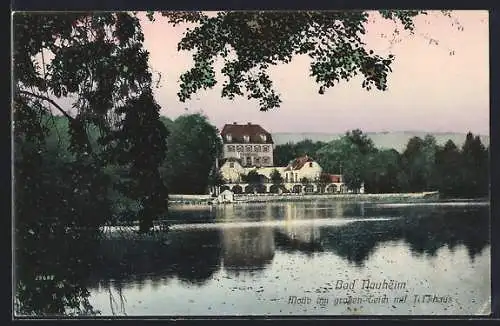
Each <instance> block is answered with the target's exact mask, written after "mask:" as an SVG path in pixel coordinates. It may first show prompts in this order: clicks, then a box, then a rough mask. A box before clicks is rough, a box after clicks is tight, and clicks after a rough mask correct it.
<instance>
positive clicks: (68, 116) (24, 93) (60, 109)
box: [18, 90, 75, 120]
mask: <svg viewBox="0 0 500 326" xmlns="http://www.w3.org/2000/svg"><path fill="white" fill-rule="evenodd" d="M18 92H19V94H23V95H28V96H32V97H36V98H39V99H41V100H44V101H47V102H49V103H50V104H52V105H53V106H54V107H55V108H56V109H57V110H58V111H59V112H61V113H62V114H63V115H64V116H65V117H66V118H68V119H69V120H74V119H75V118H73V117H72V116H70V115H69V114H68V112H66V111H64V110H63V108H61V106H59V104H57V103H56V102H54V100H52V99H50V98H48V97H47V96H44V95H40V94H35V93H32V92H28V91H21V90H20V91H18Z"/></svg>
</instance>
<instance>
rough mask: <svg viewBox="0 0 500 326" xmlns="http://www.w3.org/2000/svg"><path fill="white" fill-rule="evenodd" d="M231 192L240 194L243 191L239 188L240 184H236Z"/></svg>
mask: <svg viewBox="0 0 500 326" xmlns="http://www.w3.org/2000/svg"><path fill="white" fill-rule="evenodd" d="M233 192H234V193H235V194H241V193H242V192H243V188H241V186H240V185H236V186H234V187H233Z"/></svg>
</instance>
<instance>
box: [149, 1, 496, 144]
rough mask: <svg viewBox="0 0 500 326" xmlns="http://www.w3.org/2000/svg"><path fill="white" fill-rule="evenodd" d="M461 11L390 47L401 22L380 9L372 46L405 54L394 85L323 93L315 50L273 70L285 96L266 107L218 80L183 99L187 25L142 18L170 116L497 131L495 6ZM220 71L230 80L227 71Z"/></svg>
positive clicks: (422, 24) (317, 127) (427, 20)
mask: <svg viewBox="0 0 500 326" xmlns="http://www.w3.org/2000/svg"><path fill="white" fill-rule="evenodd" d="M452 16H453V18H452V19H450V18H449V17H445V16H444V15H442V14H441V13H439V12H432V13H431V14H429V15H427V16H421V17H418V18H417V19H416V21H415V27H416V28H415V33H414V35H413V36H412V35H409V34H401V39H400V41H398V42H397V43H395V44H392V45H391V42H390V41H389V38H392V31H393V29H394V23H393V22H392V21H387V20H383V19H380V16H378V14H377V13H373V14H371V16H370V17H371V19H370V21H369V23H368V25H367V28H366V29H367V34H366V38H365V43H366V45H367V46H366V47H367V48H369V49H373V50H374V51H376V52H377V53H378V54H389V53H392V54H394V55H395V57H396V59H395V62H394V63H393V65H392V70H393V71H392V73H391V74H390V75H389V81H388V90H387V91H385V92H382V91H378V90H371V91H366V90H365V89H363V88H362V87H361V79H352V80H351V81H349V82H342V83H341V84H338V85H336V86H334V87H333V88H329V89H327V90H326V92H325V94H323V95H320V94H318V87H319V86H318V85H317V84H316V83H315V81H314V79H313V78H312V77H310V76H309V74H310V72H309V60H308V57H304V56H299V57H296V58H294V60H292V62H291V63H288V64H283V65H279V66H276V67H273V69H272V70H271V77H272V79H273V82H274V84H275V87H276V89H277V91H278V93H279V94H280V95H281V99H282V103H281V106H280V107H279V108H277V109H273V110H271V111H267V112H261V111H259V106H258V102H257V101H254V100H247V99H246V98H245V97H236V98H235V99H234V100H228V99H225V98H222V97H221V88H220V87H219V86H216V87H215V88H213V89H211V90H207V91H200V92H198V93H197V94H194V95H193V96H192V99H191V100H188V101H186V102H185V103H182V102H180V101H179V100H178V97H177V95H176V94H177V92H178V90H179V77H180V75H181V74H182V73H183V72H184V71H186V70H188V69H189V68H190V67H191V66H192V64H193V62H192V59H191V53H189V52H185V51H181V52H179V51H177V44H178V42H179V41H180V40H181V38H182V36H183V34H184V32H185V31H186V27H187V26H186V25H178V26H175V27H174V26H172V25H171V24H169V23H168V22H167V20H166V18H164V17H157V19H156V21H155V22H149V21H148V20H147V19H145V18H144V19H142V20H141V24H142V28H143V32H144V37H145V46H146V48H147V49H148V51H149V52H150V65H151V67H152V69H153V70H155V71H157V72H160V73H161V75H162V78H161V81H160V87H159V88H158V89H156V91H155V92H156V94H155V95H156V100H157V102H158V103H159V104H160V106H161V107H162V110H161V114H162V115H165V116H167V117H170V118H176V117H178V116H179V115H181V114H186V113H196V112H202V113H204V114H205V115H206V116H207V117H208V119H209V120H210V122H211V123H213V124H214V125H215V126H216V127H217V128H219V129H222V127H223V126H224V124H226V123H233V122H238V123H247V122H252V123H258V124H261V125H262V126H263V127H264V128H265V129H266V130H268V131H269V132H274V133H275V132H307V133H309V132H321V133H342V132H345V131H347V130H351V129H356V128H359V129H361V130H363V131H364V132H380V131H406V130H412V131H426V132H460V133H462V132H468V131H472V132H473V133H478V134H483V135H489V26H488V12H487V11H454V12H453V13H452ZM455 21H458V22H459V24H460V25H461V26H462V27H463V30H459V29H458V28H457V26H456V25H455V24H454V22H455ZM387 36H389V38H388V37H387ZM433 40H435V41H436V42H435V41H433ZM450 53H451V54H452V55H450ZM216 77H218V78H219V84H222V79H221V78H223V76H222V75H221V74H218V75H216Z"/></svg>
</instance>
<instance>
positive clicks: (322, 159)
mask: <svg viewBox="0 0 500 326" xmlns="http://www.w3.org/2000/svg"><path fill="white" fill-rule="evenodd" d="M281 147H284V148H286V150H283V151H281V150H280V148H281ZM300 147H302V144H301V143H297V144H292V143H289V144H284V145H278V146H277V147H276V150H277V151H278V152H280V153H281V155H283V157H282V158H281V160H283V161H289V160H291V159H293V158H294V157H295V153H297V152H298V151H299V149H298V148H300ZM286 153H288V156H287V155H286ZM309 153H310V156H311V157H313V158H314V159H316V160H317V161H318V163H319V164H320V165H321V167H322V168H323V171H324V173H325V174H324V175H322V176H320V180H318V181H317V184H318V186H319V188H320V189H323V188H324V187H325V185H326V184H328V183H329V182H330V180H329V177H328V175H327V174H328V173H331V174H342V175H343V178H344V182H345V184H346V186H347V187H348V188H350V189H352V190H356V189H359V188H360V187H361V185H362V184H364V186H365V192H368V193H395V192H420V191H432V190H438V191H440V193H441V194H442V195H443V196H444V197H455V198H456V197H461V198H470V197H486V196H488V193H489V182H490V181H489V151H488V148H486V147H485V146H484V145H483V144H482V143H481V139H480V138H479V136H474V135H473V134H472V133H469V134H468V135H467V136H466V140H465V142H464V144H463V146H462V148H458V147H457V146H456V145H455V144H454V143H453V141H451V140H449V141H448V142H447V143H446V144H444V145H443V146H440V145H438V144H437V142H436V139H435V138H434V137H433V136H431V135H427V136H426V137H424V139H422V138H419V137H414V138H412V139H410V140H409V141H408V143H407V146H406V148H405V150H404V151H403V153H399V152H397V151H396V150H394V149H377V148H375V147H374V144H373V142H372V140H371V139H370V138H369V137H367V135H366V134H363V132H362V131H360V130H353V131H348V132H346V133H345V135H344V136H342V137H340V138H339V139H335V140H333V141H331V142H329V143H326V144H324V145H323V146H322V147H320V148H319V149H317V150H316V151H314V152H309Z"/></svg>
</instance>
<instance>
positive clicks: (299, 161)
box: [220, 155, 364, 193]
mask: <svg viewBox="0 0 500 326" xmlns="http://www.w3.org/2000/svg"><path fill="white" fill-rule="evenodd" d="M275 170H276V171H278V172H279V173H280V175H281V177H282V179H283V182H282V184H281V186H280V187H277V186H276V185H274V184H273V181H272V180H271V175H272V173H273V171H275ZM251 171H255V172H256V173H257V174H260V175H262V176H263V177H264V184H263V187H261V189H262V191H257V190H255V189H254V188H253V187H252V186H251V185H250V184H248V183H247V182H246V181H245V176H247V175H248V173H250V172H251ZM220 172H221V175H222V177H223V178H224V182H225V185H224V186H223V189H229V190H231V191H233V192H234V193H242V192H278V193H281V192H293V193H349V192H352V191H351V190H349V189H347V187H346V186H345V184H344V182H343V178H342V176H341V175H335V174H324V173H323V169H322V168H321V166H320V165H319V163H318V162H316V161H315V160H313V159H312V158H311V157H308V156H307V155H306V156H303V157H299V158H296V159H295V160H292V161H291V162H290V163H289V164H288V165H287V166H285V167H244V166H242V164H241V160H238V159H235V158H228V159H226V160H223V162H222V166H221V167H220ZM322 176H323V177H322ZM325 176H326V178H325ZM359 192H360V193H363V192H364V188H363V187H361V189H360V191H359Z"/></svg>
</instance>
